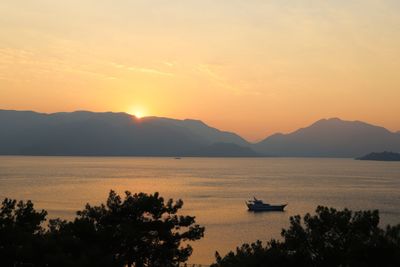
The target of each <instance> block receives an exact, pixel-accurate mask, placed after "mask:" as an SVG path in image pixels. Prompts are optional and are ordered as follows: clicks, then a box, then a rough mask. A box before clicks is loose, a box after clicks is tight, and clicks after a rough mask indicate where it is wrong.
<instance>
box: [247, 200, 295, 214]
mask: <svg viewBox="0 0 400 267" xmlns="http://www.w3.org/2000/svg"><path fill="white" fill-rule="evenodd" d="M253 198H254V200H249V201H246V206H247V208H248V209H249V211H283V209H284V208H285V207H286V206H287V204H283V205H271V204H268V203H264V202H263V201H262V200H260V199H257V198H255V197H253Z"/></svg>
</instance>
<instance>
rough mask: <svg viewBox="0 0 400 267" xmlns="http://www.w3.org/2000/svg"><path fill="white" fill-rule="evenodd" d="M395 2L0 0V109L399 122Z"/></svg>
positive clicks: (259, 135) (246, 125) (251, 121)
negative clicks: (332, 118)
mask: <svg viewBox="0 0 400 267" xmlns="http://www.w3.org/2000/svg"><path fill="white" fill-rule="evenodd" d="M399 12H400V1H398V0H390V1H388V0H362V1H351V0H347V1H344V0H343V1H342V0H334V1H333V0H332V1H320V0H316V1H313V0H303V1H296V0H290V1H289V0H276V1H268V0H201V1H199V0H197V1H193V0H158V1H152V0H137V1H135V0H57V1H55V0H1V1H0V109H15V110H34V111H38V112H46V113H51V112H58V111H74V110H91V111H115V112H121V111H122V112H128V113H131V114H138V115H140V116H149V115H153V116H163V117H170V118H177V119H185V118H192V119H200V120H202V121H204V122H205V123H207V124H208V125H210V126H213V127H217V128H219V129H222V130H228V131H233V132H236V133H238V134H240V135H241V136H243V137H244V138H246V139H247V140H250V141H257V140H261V139H263V138H264V137H266V136H268V135H270V134H272V133H275V132H284V133H285V132H290V131H293V130H295V129H297V128H300V127H304V126H307V125H309V124H311V123H312V122H314V121H316V120H318V119H321V118H329V117H340V118H342V119H347V120H362V121H366V122H369V123H372V124H376V125H381V126H384V127H386V128H388V129H390V130H392V131H398V130H400V16H399V15H398V14H399Z"/></svg>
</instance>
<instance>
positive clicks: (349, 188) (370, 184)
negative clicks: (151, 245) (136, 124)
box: [0, 156, 400, 264]
mask: <svg viewBox="0 0 400 267" xmlns="http://www.w3.org/2000/svg"><path fill="white" fill-rule="evenodd" d="M111 189H112V190H115V191H117V192H118V193H119V194H124V192H125V191H126V190H128V191H131V192H133V193H134V192H146V193H154V192H159V193H160V195H161V196H163V197H164V198H166V199H168V198H173V199H175V200H176V199H182V200H183V201H184V207H183V209H182V211H181V214H183V215H191V216H196V221H197V223H198V224H200V225H202V226H205V228H206V231H205V237H204V238H203V239H202V240H200V241H195V242H192V243H191V245H192V246H193V248H194V252H193V255H192V256H191V257H190V259H189V263H193V264H210V263H212V262H213V261H214V259H215V258H214V255H215V252H216V251H218V252H219V253H220V254H221V255H224V254H226V253H227V252H229V251H231V250H235V248H236V247H237V246H240V245H241V244H242V243H245V242H254V241H256V240H261V241H263V242H267V241H268V240H270V239H271V238H276V239H279V238H280V233H281V230H282V228H285V227H288V225H289V217H290V216H293V215H297V214H299V215H304V214H306V213H314V212H315V209H316V207H317V206H318V205H324V206H329V207H334V208H337V209H342V208H349V209H352V210H367V209H378V210H379V211H380V217H381V221H380V224H381V225H382V227H383V226H385V225H386V224H398V223H400V162H375V161H358V160H353V159H336V158H181V159H175V158H168V157H163V158H154V157H30V156H1V157H0V198H1V199H4V198H5V197H8V198H13V199H18V200H28V199H29V200H32V201H33V202H34V204H35V208H37V209H45V210H47V211H48V212H49V216H48V217H49V218H57V217H60V218H63V219H72V218H74V216H75V213H76V211H77V210H81V209H83V208H84V205H85V204H86V203H90V204H92V205H97V204H100V203H104V202H105V200H106V198H107V195H108V193H109V191H110V190H111ZM253 197H257V198H260V199H262V200H264V201H265V202H267V203H271V204H283V203H287V204H288V206H287V207H286V211H285V212H263V213H253V212H249V211H247V207H246V206H245V201H246V200H248V199H251V198H253Z"/></svg>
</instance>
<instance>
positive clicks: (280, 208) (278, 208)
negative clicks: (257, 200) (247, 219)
mask: <svg viewBox="0 0 400 267" xmlns="http://www.w3.org/2000/svg"><path fill="white" fill-rule="evenodd" d="M286 206H287V204H284V205H266V206H255V205H252V204H248V205H247V207H248V209H249V211H255V212H257V211H284V209H285V207H286Z"/></svg>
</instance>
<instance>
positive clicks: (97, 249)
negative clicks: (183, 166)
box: [0, 191, 204, 267]
mask: <svg viewBox="0 0 400 267" xmlns="http://www.w3.org/2000/svg"><path fill="white" fill-rule="evenodd" d="M182 206H183V202H182V200H178V201H176V202H173V200H172V199H170V200H168V201H167V202H165V201H164V199H163V198H162V197H160V196H159V194H158V193H155V194H153V195H148V194H144V193H139V194H132V193H130V192H126V193H125V198H124V199H122V198H121V197H120V196H119V195H118V194H116V193H115V192H114V191H111V192H110V194H109V197H108V199H107V202H106V204H102V205H100V206H91V205H89V204H87V205H86V207H85V209H84V210H82V211H78V212H77V217H76V218H75V220H74V221H72V222H70V221H64V220H60V219H55V220H50V221H49V223H48V227H43V222H44V221H45V219H46V215H47V214H46V212H45V211H42V212H36V211H35V210H34V209H33V204H32V202H30V201H28V202H27V203H23V202H19V203H18V204H17V205H16V201H15V200H8V199H6V200H5V201H4V202H3V205H2V208H1V211H0V212H1V213H0V214H1V217H0V240H1V241H0V256H1V261H2V262H1V266H57V267H59V266H139V267H140V266H178V265H179V263H182V262H185V261H186V260H187V259H188V258H189V256H190V255H191V253H192V248H191V246H190V245H188V244H187V243H186V242H187V241H194V240H198V239H200V238H202V237H203V234H204V228H203V227H200V226H199V225H197V224H195V218H194V217H191V216H182V215H178V211H179V210H180V209H181V208H182ZM182 242H185V246H183V245H182ZM3 259H6V260H3Z"/></svg>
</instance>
